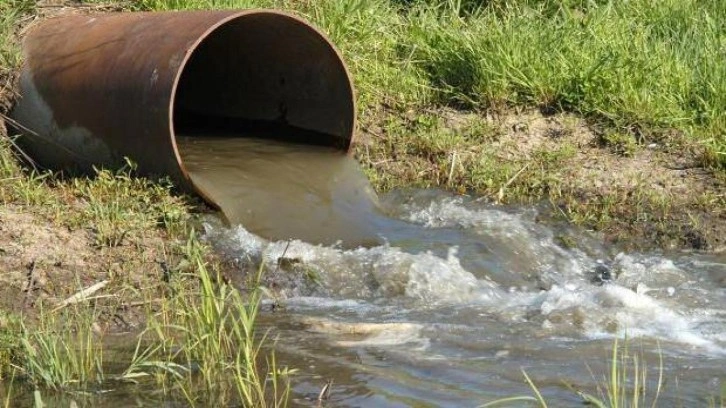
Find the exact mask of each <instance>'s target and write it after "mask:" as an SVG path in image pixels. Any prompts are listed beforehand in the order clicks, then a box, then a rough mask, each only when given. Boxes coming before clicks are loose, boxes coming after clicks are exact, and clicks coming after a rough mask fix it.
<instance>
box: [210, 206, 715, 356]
mask: <svg viewBox="0 0 726 408" xmlns="http://www.w3.org/2000/svg"><path fill="white" fill-rule="evenodd" d="M409 210H410V211H409V213H408V216H407V218H408V219H409V220H410V221H411V222H416V223H418V224H422V225H425V226H426V227H427V228H428V229H430V230H431V231H433V232H435V230H436V229H437V228H450V227H456V228H462V229H465V230H467V231H473V232H474V233H475V234H479V236H481V237H482V239H488V240H490V241H492V242H494V244H493V245H494V246H495V249H496V250H497V251H500V252H501V253H503V254H504V255H502V256H505V257H506V258H509V259H511V260H512V263H510V264H506V265H505V266H506V267H507V268H508V269H507V271H510V273H520V274H521V273H525V272H527V273H530V272H532V273H535V274H537V275H538V276H540V278H541V279H542V280H543V281H547V283H548V285H544V286H543V287H544V288H545V290H542V291H539V292H534V291H531V290H529V291H528V290H527V289H522V288H520V289H517V290H508V289H507V288H509V285H507V286H506V287H505V288H502V287H500V285H499V284H497V282H494V281H492V280H490V279H486V278H485V279H477V278H476V276H475V275H473V274H472V273H470V272H469V271H467V270H466V269H465V268H464V267H463V266H462V264H461V261H460V259H459V255H458V253H457V251H456V247H451V248H450V249H449V252H448V254H447V256H445V257H441V256H437V255H435V254H432V253H430V252H423V253H418V254H411V253H407V252H405V251H403V250H401V249H399V248H395V247H392V246H378V247H373V248H358V249H353V250H343V249H340V248H335V247H325V246H319V245H311V244H308V243H305V242H301V241H289V242H286V241H280V242H268V241H266V240H264V239H262V238H260V237H257V236H255V235H254V234H251V233H249V232H247V231H246V230H245V229H244V228H242V227H236V228H235V229H232V230H224V229H222V228H217V227H211V228H208V231H207V233H208V235H215V234H216V235H215V238H214V241H215V243H216V244H215V245H218V246H220V245H221V246H222V247H224V248H226V249H225V251H227V252H229V251H232V252H233V253H236V254H237V253H238V254H239V256H240V257H243V258H248V259H258V260H259V259H264V260H265V262H267V263H268V265H270V266H274V265H276V264H277V262H278V259H279V258H281V257H285V258H290V259H295V260H297V261H299V262H300V263H302V264H304V265H305V266H306V267H308V268H312V269H314V270H315V271H316V272H317V274H318V275H319V278H320V282H321V284H322V285H323V286H324V287H325V288H326V290H327V291H328V293H329V294H330V296H331V298H329V300H328V301H326V300H324V299H326V298H320V297H318V298H305V297H297V298H291V299H289V300H288V301H289V302H290V304H291V305H297V306H299V307H301V308H306V307H319V308H324V309H325V308H338V309H344V310H346V311H349V312H351V311H352V312H353V313H360V314H365V313H368V312H372V313H373V315H375V313H384V312H383V310H384V309H385V313H387V314H388V315H391V314H395V313H399V314H403V313H407V312H410V311H413V310H415V311H416V312H419V311H422V310H424V311H425V310H434V309H436V311H437V312H438V310H439V309H441V308H445V307H449V308H450V307H454V308H461V309H462V310H463V309H468V310H473V311H474V312H465V313H462V316H464V315H465V316H468V317H467V319H468V318H469V317H470V316H474V317H473V318H475V319H481V320H478V321H468V320H467V321H463V320H462V321H460V322H459V323H462V324H471V325H479V324H486V323H487V319H492V318H496V319H497V320H498V321H507V322H511V324H517V325H520V324H521V325H527V324H531V323H529V322H532V321H539V322H540V324H539V325H532V326H533V327H532V328H531V330H532V333H533V334H536V335H541V334H542V331H544V332H545V334H546V335H548V336H552V337H569V338H583V337H584V338H592V339H595V338H603V337H621V336H623V335H626V334H627V336H629V337H647V338H654V339H660V340H664V341H672V342H677V343H681V344H684V345H686V346H688V347H690V348H693V349H694V350H697V351H698V352H707V353H714V354H718V355H723V354H726V334H725V333H726V305H724V304H723V295H719V294H718V293H719V292H718V291H717V290H714V288H708V287H703V284H702V283H699V282H697V281H696V280H694V279H693V277H692V273H691V272H690V271H689V270H684V269H683V267H682V266H679V265H676V263H674V262H673V261H672V260H670V259H667V258H664V257H661V256H655V255H648V256H646V255H640V254H624V253H623V254H619V255H617V256H616V257H614V259H613V260H612V262H611V269H612V279H613V281H612V282H609V283H605V284H603V285H601V286H597V285H595V284H593V283H591V282H590V279H591V276H589V275H588V273H589V271H590V270H592V267H593V266H594V265H596V264H597V262H598V260H596V259H593V258H591V257H589V256H587V255H586V254H585V253H583V252H582V251H577V250H566V249H563V248H561V247H559V246H558V245H556V244H555V243H554V242H553V234H552V232H551V231H549V230H546V229H544V227H542V226H540V225H537V224H536V223H534V221H532V220H530V219H529V218H531V216H530V215H521V214H511V213H508V212H505V211H501V210H497V209H492V208H474V209H471V208H467V207H466V206H465V204H464V203H463V202H462V201H461V200H460V199H456V198H454V199H452V198H445V199H437V200H434V201H432V202H429V203H426V204H425V205H423V206H419V207H415V206H410V209H409ZM528 217H529V218H528ZM497 243H498V244H497ZM496 245H499V246H496ZM498 254H499V253H498ZM690 265H693V263H691V264H690ZM401 300H403V302H400V301H401ZM373 305H375V307H374V306H373ZM375 308H379V310H377V311H376V310H374V309H375ZM436 315H437V314H436V313H433V314H430V315H427V314H426V312H422V313H419V314H418V315H417V316H419V317H418V319H421V320H422V321H421V324H424V325H426V324H436V323H439V322H437V321H428V320H426V319H434V318H435V317H433V316H436ZM429 316H431V317H429ZM448 316H457V314H456V313H453V314H449V315H448ZM538 318H539V320H537V319H538ZM451 323H454V322H451ZM538 330H539V331H540V332H539V333H535V332H536V331H538ZM409 334H410V333H409ZM409 334H405V333H404V334H401V336H402V337H401V338H396V339H393V338H387V337H385V336H384V337H381V338H377V337H375V336H373V337H372V338H368V339H367V340H366V341H368V342H369V344H379V345H385V344H388V343H386V342H388V341H390V342H392V343H390V344H394V343H395V344H399V343H401V342H405V341H407V340H405V338H406V336H408V335H409ZM394 337H395V336H394ZM361 344H363V343H361Z"/></svg>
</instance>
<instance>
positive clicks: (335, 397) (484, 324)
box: [179, 137, 726, 407]
mask: <svg viewBox="0 0 726 408" xmlns="http://www.w3.org/2000/svg"><path fill="white" fill-rule="evenodd" d="M179 143H180V150H181V152H182V155H183V157H184V160H185V164H186V165H187V167H188V170H189V171H190V174H191V176H192V179H193V180H194V182H195V183H196V184H197V185H201V186H202V188H203V189H204V190H205V191H206V192H207V194H209V195H211V196H213V197H215V199H217V202H218V203H220V206H221V209H222V211H223V213H224V215H225V218H226V221H227V222H223V221H222V220H220V219H219V218H216V217H209V218H208V219H207V220H206V221H205V223H204V229H205V233H204V238H205V239H206V240H207V241H208V242H210V243H211V244H212V245H213V247H214V248H215V249H216V250H217V251H219V252H220V253H221V254H223V256H224V257H225V258H227V259H229V260H232V261H233V262H234V263H235V264H236V265H238V267H239V269H240V271H244V270H251V269H253V268H255V267H256V265H259V263H260V262H263V263H265V264H266V265H267V268H266V270H267V271H268V272H267V273H266V278H265V284H266V286H267V287H268V289H269V293H270V296H268V297H267V298H266V299H265V300H264V303H263V310H264V313H262V315H261V316H260V321H259V323H260V325H261V326H260V327H262V328H263V330H269V333H270V336H271V337H273V338H276V345H275V350H276V354H277V359H278V363H281V364H284V365H288V366H290V367H294V368H296V369H298V373H297V374H296V375H295V376H294V378H293V405H296V406H317V404H318V401H317V398H318V394H319V393H320V390H321V388H322V387H323V386H324V385H325V384H326V383H327V382H328V381H331V380H332V386H331V387H330V396H329V399H328V400H327V401H326V403H325V406H335V407H383V406H386V407H467V406H469V407H475V406H478V405H481V404H484V403H486V402H489V401H492V400H495V399H498V398H505V397H512V396H519V395H532V390H531V389H530V387H529V386H528V385H527V382H526V381H525V379H524V374H523V371H524V372H526V374H527V375H528V376H529V377H530V378H531V379H532V381H533V382H534V383H535V384H536V385H537V387H538V389H539V390H540V391H541V392H542V394H543V396H544V398H545V399H546V400H547V401H548V403H549V404H550V406H581V405H582V399H581V397H579V396H578V395H577V393H576V392H575V391H573V390H571V389H569V388H568V387H571V388H572V389H574V390H578V391H584V392H588V393H592V394H594V395H597V396H599V395H600V394H598V387H599V388H600V389H601V390H602V389H603V387H604V385H605V383H606V381H607V380H606V377H607V375H608V373H609V369H610V368H609V364H610V361H611V357H612V350H613V342H614V341H615V339H619V341H620V345H622V344H623V339H624V338H626V337H627V341H625V343H626V344H627V347H628V353H629V354H630V355H637V356H638V358H639V363H640V364H645V365H646V366H647V379H646V384H645V395H646V402H647V403H648V405H649V404H650V400H651V399H652V396H653V395H654V394H655V391H656V388H657V381H658V376H659V365H660V360H661V357H662V367H663V368H662V369H663V373H662V374H663V378H664V384H665V385H664V387H663V390H662V391H661V393H660V396H659V399H658V402H659V404H658V406H684V407H691V406H708V401H709V398H712V397H716V398H718V397H719V396H720V395H722V392H723V391H722V387H723V386H724V385H723V384H724V379H725V377H726V255H723V254H721V255H713V254H701V253H686V252H672V253H665V252H649V253H640V252H623V251H620V250H618V249H617V248H614V247H609V246H607V245H605V244H604V243H603V241H602V240H601V239H600V238H599V237H598V236H597V235H596V234H593V233H591V232H588V231H584V230H581V229H578V228H575V227H572V226H567V225H561V224H562V223H555V222H544V221H543V220H546V219H548V218H547V215H548V214H547V211H548V210H547V209H546V207H544V206H543V207H537V206H530V207H507V206H498V205H493V204H491V203H488V202H487V201H485V200H483V199H477V198H476V197H465V196H455V195H452V194H450V193H447V192H443V191H437V190H408V191H394V192H391V193H388V194H386V195H383V196H380V197H376V195H375V194H374V193H373V192H372V191H371V190H370V187H369V186H368V184H367V181H366V180H365V177H364V176H363V174H362V172H361V170H360V169H359V167H358V166H357V163H355V161H354V160H352V159H351V158H349V157H347V156H345V155H342V154H339V153H336V152H333V151H331V150H330V149H327V150H326V148H320V147H311V146H306V147H301V146H295V145H290V144H283V143H270V142H269V141H267V142H264V143H262V142H260V141H258V140H255V139H244V138H234V139H233V138H204V137H193V138H180V142H179ZM240 152H246V153H243V154H241V153H240ZM240 155H241V157H240ZM263 237H264V238H263ZM520 404H522V403H520ZM508 406H518V405H516V404H515V405H508Z"/></svg>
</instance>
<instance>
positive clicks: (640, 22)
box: [138, 0, 726, 166]
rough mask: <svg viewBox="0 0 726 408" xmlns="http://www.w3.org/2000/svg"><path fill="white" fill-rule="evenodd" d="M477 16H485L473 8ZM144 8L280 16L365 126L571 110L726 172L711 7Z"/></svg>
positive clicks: (220, 3)
mask: <svg viewBox="0 0 726 408" xmlns="http://www.w3.org/2000/svg"><path fill="white" fill-rule="evenodd" d="M479 4H485V6H478V5H479ZM138 7H140V8H142V9H148V10H169V9H189V8H192V9H199V8H203V9H204V8H236V7H239V8H249V7H277V8H282V9H288V10H292V11H294V12H298V13H300V14H302V15H303V16H305V17H307V18H309V19H310V20H311V21H312V22H313V23H315V24H316V25H318V26H320V27H321V28H322V29H323V30H324V31H325V32H326V33H327V34H328V35H329V36H330V38H331V39H332V40H333V42H334V43H335V44H336V45H337V46H338V47H340V48H341V50H342V52H343V54H344V56H345V58H346V61H347V62H348V64H349V65H350V67H351V69H352V71H353V73H354V78H355V81H356V85H357V88H358V90H359V92H360V98H359V99H360V102H361V110H362V113H363V121H364V122H365V121H366V114H367V113H371V112H375V111H377V110H378V109H379V108H380V106H382V105H387V106H388V105H392V106H396V107H397V108H399V109H402V110H405V109H411V108H415V107H422V106H431V105H448V106H456V107H465V108H469V109H503V108H508V107H512V106H531V107H540V108H544V109H548V110H563V111H571V112H576V113H578V114H580V115H583V116H585V117H587V118H589V119H591V120H593V121H595V122H598V123H603V124H605V125H607V126H608V127H610V128H612V129H614V131H615V132H620V133H627V134H631V135H632V136H633V137H634V138H635V139H636V140H638V141H639V143H645V142H649V141H658V140H660V139H661V138H663V137H667V136H666V135H667V132H665V130H670V129H677V130H679V131H682V132H685V133H686V134H688V135H689V136H690V137H692V138H694V139H696V140H699V141H701V142H702V143H704V144H705V145H706V146H708V148H709V149H708V151H707V152H706V153H705V154H704V157H703V159H704V163H706V164H709V165H716V166H724V164H725V163H726V136H724V135H725V134H726V96H725V95H726V66H725V65H724V64H722V63H721V61H723V58H724V57H725V56H726V54H725V53H726V48H725V47H726V7H723V4H722V3H721V2H719V1H715V0H712V1H697V0H685V1H681V0H666V1H653V0H634V1H629V2H608V1H584V0H583V1H574V0H573V1H566V2H560V1H554V0H539V1H535V0H529V1H527V0H522V1H503V0H500V1H492V2H486V3H481V2H473V1H414V0H409V1H402V0H399V1H387V0H372V1H362V0H341V1H338V0H335V1H333V0H323V1H318V2H308V1H274V0H260V1H252V0H247V1H243V0H237V1H235V0H206V1H204V0H196V1H195V0H142V1H140V2H139V3H138Z"/></svg>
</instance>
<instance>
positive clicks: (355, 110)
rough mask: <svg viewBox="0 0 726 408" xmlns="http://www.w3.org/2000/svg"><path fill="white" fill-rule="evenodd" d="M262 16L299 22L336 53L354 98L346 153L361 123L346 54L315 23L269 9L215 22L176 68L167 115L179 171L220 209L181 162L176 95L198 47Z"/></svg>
mask: <svg viewBox="0 0 726 408" xmlns="http://www.w3.org/2000/svg"><path fill="white" fill-rule="evenodd" d="M259 14H267V15H274V16H278V17H283V18H288V19H290V20H293V21H295V22H297V23H300V24H302V25H303V26H305V27H306V28H308V29H310V30H311V31H312V32H313V33H314V34H315V35H317V36H318V37H320V39H322V40H323V41H324V42H325V44H327V46H328V47H329V48H330V50H331V51H332V52H333V55H334V56H335V59H336V60H337V62H338V63H339V65H340V67H342V69H343V73H344V74H345V77H346V79H347V83H348V88H349V90H350V95H351V99H352V100H351V107H352V112H351V118H352V122H351V129H350V133H351V134H350V138H349V139H348V144H347V148H346V153H347V154H351V150H352V149H351V147H352V146H353V143H354V141H355V131H356V125H357V122H358V108H357V103H356V101H357V95H356V92H355V87H354V86H353V77H352V76H351V74H350V70H349V69H348V66H347V65H346V64H345V61H344V60H343V55H342V53H341V52H340V50H338V48H337V47H336V46H335V45H334V44H333V43H332V42H331V41H330V40H329V39H328V37H327V36H326V35H325V33H323V32H322V31H321V30H320V29H318V28H317V27H315V26H313V25H312V24H310V23H308V22H307V21H305V20H304V19H302V18H301V17H298V16H296V15H294V14H292V13H288V12H284V11H280V10H270V9H248V10H241V11H239V12H236V13H233V14H230V15H228V16H226V17H224V18H222V19H220V20H219V21H217V22H216V23H214V24H212V25H211V26H209V28H207V29H206V30H205V31H204V32H203V33H202V34H201V35H200V36H199V37H198V38H197V39H196V40H194V42H193V43H192V44H191V46H190V47H189V49H188V50H187V51H186V55H185V56H184V58H183V59H182V61H181V63H180V64H179V68H177V72H176V75H175V76H174V82H173V83H172V86H171V92H170V94H169V105H168V106H167V109H168V112H167V115H168V117H167V119H168V122H169V137H170V139H171V140H170V141H171V147H172V150H173V152H174V157H175V159H176V162H177V165H178V166H179V170H180V171H181V175H182V177H184V179H185V180H186V181H187V183H189V185H191V186H192V188H193V189H194V191H195V192H196V193H197V194H199V195H200V196H201V197H202V199H204V201H205V202H207V203H210V204H212V205H213V206H215V207H217V205H216V204H215V202H214V200H213V199H212V197H211V195H210V194H208V193H207V192H206V191H204V189H202V188H201V187H200V186H198V185H196V184H195V183H194V181H193V180H192V179H191V177H190V175H189V171H188V170H187V168H186V166H185V165H184V161H183V160H182V157H181V154H180V153H179V148H178V147H177V143H176V130H175V129H174V104H175V103H176V94H177V89H178V87H179V82H180V80H181V77H182V75H183V74H184V70H185V69H186V66H187V63H188V62H189V59H190V58H191V57H192V55H193V54H194V52H195V51H196V50H197V48H199V46H200V45H201V44H202V43H203V42H204V41H205V40H206V39H207V38H208V37H209V36H210V35H212V34H213V33H214V32H215V31H217V30H218V29H219V28H220V27H222V26H224V25H226V24H228V23H229V22H231V21H233V20H237V19H240V18H244V17H247V16H251V15H259Z"/></svg>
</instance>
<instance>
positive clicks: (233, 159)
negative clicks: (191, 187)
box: [177, 135, 382, 248]
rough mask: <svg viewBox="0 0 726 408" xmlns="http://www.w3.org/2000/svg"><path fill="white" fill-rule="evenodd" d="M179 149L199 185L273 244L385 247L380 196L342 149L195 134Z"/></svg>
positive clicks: (229, 215) (179, 141)
mask: <svg viewBox="0 0 726 408" xmlns="http://www.w3.org/2000/svg"><path fill="white" fill-rule="evenodd" d="M177 144H178V147H179V150H180V154H181V156H182V158H183V161H184V164H185V166H186V168H187V170H188V171H189V174H190V176H191V178H192V180H193V181H194V183H195V184H196V185H197V186H199V187H200V188H202V189H203V190H204V191H206V192H207V195H208V196H211V197H214V199H215V201H216V202H217V203H218V204H219V205H220V206H221V210H222V212H223V213H224V215H225V217H226V218H227V220H228V221H229V222H230V223H231V224H242V225H244V226H245V228H247V229H248V230H249V231H251V232H254V233H255V234H257V235H259V236H262V237H265V238H267V239H273V240H274V239H300V240H303V241H306V242H311V243H317V244H326V245H332V244H336V243H338V242H340V243H341V245H343V246H344V247H349V248H350V247H356V246H359V245H367V246H371V245H376V244H380V243H382V241H381V239H380V237H379V235H378V233H377V230H376V228H375V224H376V220H377V219H379V217H380V215H379V214H378V210H377V208H376V197H375V194H374V193H373V191H372V190H371V188H370V186H369V185H368V180H367V179H366V178H365V175H363V173H362V172H361V170H360V168H359V166H358V164H357V163H356V162H355V160H353V159H352V158H351V157H349V156H346V155H345V154H343V153H341V152H340V151H339V150H335V149H332V148H328V147H321V146H307V145H299V144H290V143H284V142H278V141H271V140H269V139H267V140H262V139H256V138H239V137H236V138H235V137H219V136H213V137H211V136H207V137H204V136H198V135H197V136H195V137H189V136H186V137H185V136H181V137H179V138H177Z"/></svg>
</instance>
